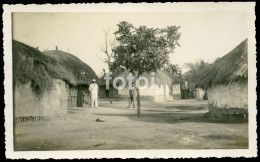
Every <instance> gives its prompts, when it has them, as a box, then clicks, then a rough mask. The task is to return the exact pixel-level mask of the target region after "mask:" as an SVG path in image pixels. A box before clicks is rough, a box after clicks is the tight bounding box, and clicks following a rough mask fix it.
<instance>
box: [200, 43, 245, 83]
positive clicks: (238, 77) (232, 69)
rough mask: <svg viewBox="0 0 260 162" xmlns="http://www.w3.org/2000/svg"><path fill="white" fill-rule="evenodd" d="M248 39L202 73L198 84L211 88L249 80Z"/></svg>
mask: <svg viewBox="0 0 260 162" xmlns="http://www.w3.org/2000/svg"><path fill="white" fill-rule="evenodd" d="M247 43H248V41H247V39H246V40H244V41H243V42H241V43H240V44H239V45H238V46H237V47H235V48H234V49H233V50H232V51H231V52H229V53H228V54H227V55H225V56H223V57H222V58H219V59H218V60H216V61H215V62H214V63H213V64H211V65H209V66H208V67H207V68H206V69H205V70H203V71H201V74H200V75H199V78H198V79H197V82H198V83H197V84H199V85H201V86H203V87H211V86H213V85H217V84H228V83H232V82H239V81H242V80H247V79H248V58H247V56H248V54H247V53H248V52H247Z"/></svg>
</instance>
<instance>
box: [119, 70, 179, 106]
mask: <svg viewBox="0 0 260 162" xmlns="http://www.w3.org/2000/svg"><path fill="white" fill-rule="evenodd" d="M128 74H129V72H128V71H125V72H124V73H122V74H121V75H120V77H123V78H124V79H125V80H126V86H125V88H124V89H121V90H119V91H118V93H119V97H120V98H122V99H128V97H129V87H128V82H127V76H128ZM141 77H146V78H147V79H148V82H149V85H148V87H147V88H146V89H140V95H141V99H142V100H148V101H155V102H160V101H171V100H174V99H179V98H180V81H179V79H177V78H175V77H170V76H169V74H168V73H167V72H164V71H161V70H158V71H157V72H155V73H154V75H151V74H148V73H145V74H143V75H142V76H141ZM151 77H154V83H155V85H154V87H153V86H151ZM173 78H175V80H174V79H173ZM134 80H136V78H135V79H134ZM119 84H120V83H119ZM140 86H144V81H143V80H141V81H140Z"/></svg>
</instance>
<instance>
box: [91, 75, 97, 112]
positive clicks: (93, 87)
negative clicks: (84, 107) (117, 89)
mask: <svg viewBox="0 0 260 162" xmlns="http://www.w3.org/2000/svg"><path fill="white" fill-rule="evenodd" d="M89 92H90V96H91V107H92V108H93V107H94V106H95V107H98V85H97V84H96V80H95V79H93V80H92V84H90V85H89Z"/></svg>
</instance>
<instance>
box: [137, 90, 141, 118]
mask: <svg viewBox="0 0 260 162" xmlns="http://www.w3.org/2000/svg"><path fill="white" fill-rule="evenodd" d="M136 90H137V117H140V115H141V103H140V90H139V88H137V89H136Z"/></svg>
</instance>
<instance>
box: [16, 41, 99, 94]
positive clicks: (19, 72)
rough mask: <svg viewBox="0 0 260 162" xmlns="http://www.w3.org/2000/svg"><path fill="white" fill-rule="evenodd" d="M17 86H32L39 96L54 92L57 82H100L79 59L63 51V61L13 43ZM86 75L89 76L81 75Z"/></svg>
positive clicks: (61, 58) (61, 53) (60, 53)
mask: <svg viewBox="0 0 260 162" xmlns="http://www.w3.org/2000/svg"><path fill="white" fill-rule="evenodd" d="M12 45H13V47H12V48H13V68H14V84H15V85H16V84H17V85H21V84H29V83H30V86H31V89H32V91H33V92H34V94H36V96H38V97H40V96H41V95H42V94H43V93H44V92H45V91H50V90H52V88H53V79H61V80H64V81H65V82H66V83H69V84H72V85H77V84H89V83H90V82H91V79H93V78H95V79H98V77H97V76H96V74H95V73H94V71H93V70H92V69H91V68H90V67H89V66H88V65H86V64H85V63H83V62H82V61H80V60H79V59H78V58H76V57H75V56H72V55H69V54H65V53H64V54H63V52H61V51H59V54H57V55H59V58H58V59H57V57H56V58H55V57H50V56H49V55H45V54H43V53H42V52H41V51H39V50H37V49H35V48H33V47H30V46H28V45H26V44H24V43H21V42H18V41H16V40H13V42H12ZM83 71H85V75H80V74H81V72H83Z"/></svg>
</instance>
